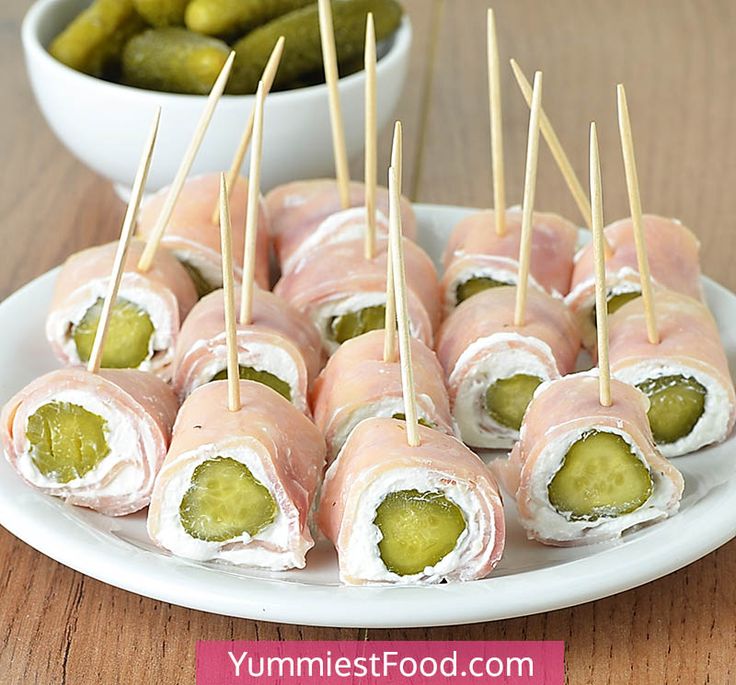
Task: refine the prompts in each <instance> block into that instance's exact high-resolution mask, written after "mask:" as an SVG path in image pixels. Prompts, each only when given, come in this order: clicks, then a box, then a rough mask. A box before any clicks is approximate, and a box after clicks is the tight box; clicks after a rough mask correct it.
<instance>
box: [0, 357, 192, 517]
mask: <svg viewBox="0 0 736 685" xmlns="http://www.w3.org/2000/svg"><path fill="white" fill-rule="evenodd" d="M51 402H61V403H71V404H75V405H78V406H81V407H83V408H84V409H86V410H87V411H90V412H92V413H93V414H96V415H97V416H100V417H102V418H103V419H104V420H105V421H106V430H105V432H106V435H105V438H106V440H107V444H108V446H109V448H110V452H109V454H108V455H107V456H105V457H104V458H103V459H102V460H101V461H100V462H99V463H98V464H97V465H96V466H95V467H94V468H93V469H92V470H90V471H88V472H87V473H85V474H84V475H83V476H82V477H81V478H74V479H73V480H70V481H69V482H66V483H61V482H59V481H58V480H55V479H53V478H51V477H49V476H47V475H44V474H43V473H42V472H41V471H40V470H39V469H38V468H37V466H36V463H35V461H34V454H35V448H34V447H33V446H32V445H31V443H30V442H29V440H28V437H27V435H26V430H27V426H28V419H29V418H30V417H31V416H32V415H33V414H34V413H35V412H36V411H37V410H38V409H39V408H40V407H42V406H43V405H46V404H49V403H51ZM177 408H178V402H177V399H176V396H175V395H174V393H173V391H172V390H171V389H170V388H169V386H168V385H166V383H164V382H163V381H162V380H161V379H159V378H157V377H156V376H154V375H152V374H149V373H144V372H142V371H136V370H134V369H103V370H102V371H100V372H99V374H92V373H89V372H88V371H86V370H85V369H81V368H67V369H59V370H57V371H52V372H50V373H47V374H45V375H43V376H41V377H40V378H37V379H36V380H34V381H33V382H31V383H29V384H28V385H27V386H26V387H25V388H23V390H21V391H20V392H18V393H17V394H16V395H15V396H14V397H13V398H12V399H10V400H9V401H8V402H7V404H6V405H5V406H4V407H3V410H2V417H1V418H0V421H2V427H1V429H2V442H3V447H4V448H5V456H6V458H7V459H8V461H9V462H10V465H11V466H12V467H13V468H14V469H15V470H16V471H17V473H18V474H19V475H20V476H21V477H22V478H23V479H24V480H25V481H26V482H28V483H29V484H30V485H32V486H34V487H35V488H38V489H39V490H40V491H41V492H44V493H46V494H48V495H54V496H56V497H61V498H63V499H65V500H66V501H67V502H68V503H69V504H77V505H79V506H83V507H89V508H90V509H94V510H95V511H99V512H101V513H103V514H107V515H108V516H122V515H124V514H130V513H132V512H134V511H138V510H139V509H142V508H143V507H145V506H147V505H148V502H149V500H150V497H151V491H152V489H153V482H154V479H155V477H156V474H157V473H158V470H159V468H160V466H161V464H162V462H163V460H164V456H165V455H166V450H167V449H168V446H169V439H170V437H171V428H172V425H173V423H174V419H175V418H176V411H177Z"/></svg>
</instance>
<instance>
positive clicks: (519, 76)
mask: <svg viewBox="0 0 736 685" xmlns="http://www.w3.org/2000/svg"><path fill="white" fill-rule="evenodd" d="M511 69H512V70H513V72H514V76H515V77H516V82H517V83H518V84H519V89H520V90H521V93H522V95H523V96H524V99H525V100H526V104H527V106H531V102H532V87H531V85H530V84H529V81H528V80H527V78H526V76H524V72H523V71H522V70H521V67H520V66H519V65H518V64H517V63H516V60H514V59H512V60H511ZM539 123H540V127H541V129H542V135H543V136H544V139H545V140H546V141H547V145H548V147H549V149H550V152H551V153H552V157H554V160H555V162H556V163H557V167H558V168H559V170H560V173H561V174H562V177H563V178H564V179H565V183H566V184H567V187H568V189H569V190H570V193H571V194H572V197H573V199H574V200H575V204H576V205H577V206H578V209H579V210H580V214H581V215H582V217H583V221H584V222H585V225H586V226H587V227H588V228H590V227H591V226H592V223H591V222H592V219H591V212H590V202H589V201H588V195H587V193H586V192H585V189H584V188H583V185H582V184H581V183H580V180H579V179H578V177H577V174H576V173H575V170H574V169H573V168H572V164H571V163H570V159H569V158H568V156H567V154H566V153H565V150H564V149H563V148H562V143H560V139H559V138H558V137H557V134H556V133H555V130H554V128H552V124H551V122H550V120H549V118H548V117H547V115H546V114H545V113H544V110H542V111H541V112H540V122H539Z"/></svg>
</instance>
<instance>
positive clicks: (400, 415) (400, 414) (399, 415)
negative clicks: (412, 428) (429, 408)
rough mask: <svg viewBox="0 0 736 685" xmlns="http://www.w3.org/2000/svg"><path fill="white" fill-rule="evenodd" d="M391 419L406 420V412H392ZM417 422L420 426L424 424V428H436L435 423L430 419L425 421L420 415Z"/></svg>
mask: <svg viewBox="0 0 736 685" xmlns="http://www.w3.org/2000/svg"><path fill="white" fill-rule="evenodd" d="M391 418H392V419H398V420H399V421H406V414H404V412H403V411H402V412H397V413H396V414H394V415H393V416H392V417H391ZM417 422H418V423H419V425H420V426H424V427H425V428H437V425H436V424H434V423H432V422H431V421H427V419H423V418H422V417H421V416H420V417H419V418H418V419H417Z"/></svg>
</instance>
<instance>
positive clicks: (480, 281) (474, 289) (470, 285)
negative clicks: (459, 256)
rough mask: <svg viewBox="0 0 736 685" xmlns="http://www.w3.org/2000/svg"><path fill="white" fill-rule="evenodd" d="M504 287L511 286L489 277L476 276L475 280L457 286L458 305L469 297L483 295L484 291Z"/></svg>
mask: <svg viewBox="0 0 736 685" xmlns="http://www.w3.org/2000/svg"><path fill="white" fill-rule="evenodd" d="M502 285H510V284H509V283H504V282H503V281H497V280H496V279H495V278H490V277H488V276H475V277H473V278H469V279H468V280H467V281H463V282H462V283H461V284H460V285H458V286H457V289H456V290H455V299H456V300H457V303H458V304H460V303H461V302H465V300H467V299H468V298H469V297H472V296H473V295H477V294H478V293H482V292H483V291H484V290H489V289H491V288H498V287H500V286H502Z"/></svg>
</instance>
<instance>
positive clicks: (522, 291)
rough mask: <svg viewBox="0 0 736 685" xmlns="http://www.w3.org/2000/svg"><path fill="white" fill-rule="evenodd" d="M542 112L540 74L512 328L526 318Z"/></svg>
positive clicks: (532, 116)
mask: <svg viewBox="0 0 736 685" xmlns="http://www.w3.org/2000/svg"><path fill="white" fill-rule="evenodd" d="M541 110H542V72H541V71H538V72H536V73H535V74H534V92H533V94H532V108H531V112H530V114H529V134H528V136H527V143H526V171H525V173H524V200H523V202H524V205H523V208H522V214H521V239H520V245H519V277H518V281H517V283H516V308H515V310H514V325H515V326H523V325H524V320H525V318H526V300H527V292H528V289H529V267H530V262H531V253H532V220H533V218H534V194H535V191H536V188H537V160H538V158H539V114H540V112H541Z"/></svg>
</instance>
